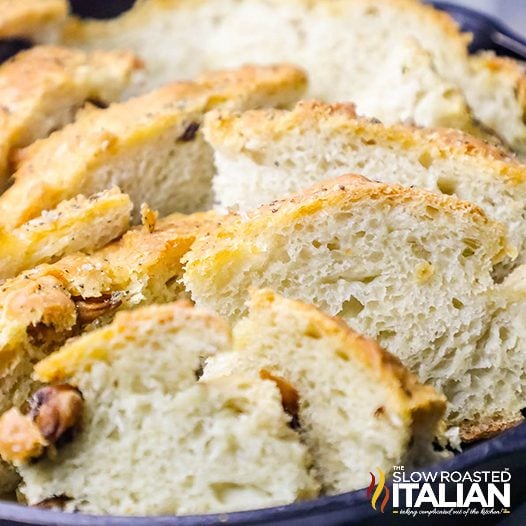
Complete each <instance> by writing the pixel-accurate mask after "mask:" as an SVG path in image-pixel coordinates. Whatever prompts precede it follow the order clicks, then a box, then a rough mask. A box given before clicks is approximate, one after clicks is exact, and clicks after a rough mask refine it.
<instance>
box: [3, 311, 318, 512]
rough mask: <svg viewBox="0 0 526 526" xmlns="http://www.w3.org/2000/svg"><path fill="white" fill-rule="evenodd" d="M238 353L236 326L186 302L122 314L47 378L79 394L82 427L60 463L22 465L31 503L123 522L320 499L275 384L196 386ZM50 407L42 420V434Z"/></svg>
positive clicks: (75, 347)
mask: <svg viewBox="0 0 526 526" xmlns="http://www.w3.org/2000/svg"><path fill="white" fill-rule="evenodd" d="M229 346H230V329H229V327H228V325H227V324H225V323H224V322H222V321H221V320H220V319H218V318H217V317H215V316H214V315H212V314H208V313H206V312H200V311H197V310H195V309H193V308H192V307H191V306H188V305H185V304H180V303H179V304H177V303H176V304H168V305H164V306H150V307H146V308H143V309H137V310H134V311H132V312H123V313H119V314H118V315H117V316H116V318H115V320H114V322H113V323H112V324H111V325H109V326H108V327H105V328H102V329H99V330H97V331H94V332H91V333H89V334H87V335H84V336H82V337H80V338H79V339H76V340H74V341H72V342H70V343H68V344H67V345H66V346H65V347H64V348H63V349H61V350H60V351H59V352H57V353H54V354H53V355H51V356H49V357H48V359H47V360H45V361H43V362H41V363H40V364H38V366H37V368H36V375H37V378H38V379H39V380H41V381H43V382H59V383H60V384H64V382H67V383H68V384H69V385H71V386H74V387H75V388H77V389H78V390H79V391H80V393H81V394H82V398H83V410H82V416H81V417H80V418H81V424H80V429H79V430H78V431H77V433H76V434H75V436H74V438H73V440H72V441H71V443H69V444H65V445H59V444H57V446H56V454H55V455H53V456H52V457H50V458H41V459H40V460H38V459H37V460H33V462H32V463H24V462H19V463H20V467H19V469H20V473H21V474H22V477H23V484H22V486H21V487H20V490H19V491H20V492H21V494H22V495H23V496H24V498H25V499H27V501H28V503H29V504H31V505H35V504H38V503H41V502H42V501H44V502H46V501H48V502H49V499H52V498H53V497H57V496H61V499H59V500H62V504H63V506H64V508H65V509H66V510H68V511H73V510H75V511H83V512H90V513H109V514H115V515H122V514H134V515H152V514H154V515H162V514H191V513H206V512H212V511H213V512H223V511H236V510H240V509H252V508H260V507H265V506H272V505H281V504H287V503H290V502H293V501H295V500H298V499H302V498H308V497H314V496H316V495H317V492H318V485H317V483H316V482H315V481H314V479H313V478H312V477H311V476H310V475H309V471H308V469H309V457H308V454H307V451H306V448H305V446H303V445H302V444H301V443H300V440H299V436H298V434H297V433H296V432H294V431H293V430H292V429H291V428H290V427H289V426H288V423H289V420H290V416H288V415H287V414H286V413H285V412H284V410H283V408H282V401H281V396H280V392H279V390H278V388H277V386H276V385H275V384H274V383H273V382H269V381H264V380H260V379H250V378H242V377H239V376H233V377H228V378H221V379H218V380H210V381H206V382H203V381H198V380H197V376H198V373H199V370H200V368H201V363H202V360H203V359H205V358H206V357H208V356H210V355H213V354H215V353H217V352H219V351H226V350H227V349H228V348H229ZM48 389H49V388H48ZM51 389H53V387H51ZM55 389H57V388H56V387H55ZM37 395H38V393H37ZM41 398H43V397H41ZM47 399H49V396H47V397H45V398H44V401H43V403H42V404H41V405H40V406H39V407H37V409H36V410H34V411H33V418H34V420H35V422H37V423H38V424H41V425H42V427H44V426H43V424H44V422H39V421H38V417H39V416H40V414H41V413H42V415H43V416H44V411H45V409H46V407H45V405H46V402H47ZM56 405H58V404H56ZM35 413H36V416H35ZM61 416H62V413H59V417H58V418H57V420H58V421H59V422H60V421H61V420H62V419H61ZM5 417H6V415H4V417H3V418H5ZM65 418H66V415H64V419H65ZM2 424H3V422H0V428H2V429H5V427H4V425H2ZM45 424H48V425H49V422H45ZM2 438H4V439H6V438H8V437H6V433H4V434H3V435H2ZM54 438H55V437H53V439H54ZM48 442H51V440H50V439H48Z"/></svg>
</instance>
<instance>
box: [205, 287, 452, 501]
mask: <svg viewBox="0 0 526 526" xmlns="http://www.w3.org/2000/svg"><path fill="white" fill-rule="evenodd" d="M234 373H235V374H252V375H254V376H255V377H258V376H260V375H261V376H262V377H265V378H271V379H272V378H274V379H275V381H277V383H278V385H282V386H283V385H284V384H285V385H291V386H293V388H294V389H295V391H296V396H297V401H296V406H297V407H296V411H297V415H296V418H297V426H298V428H299V429H300V433H301V435H302V438H303V440H304V441H305V443H306V444H307V445H308V446H309V450H310V452H311V454H312V458H313V459H314V465H315V469H316V474H317V477H318V479H319V480H320V482H321V483H322V488H323V490H324V491H325V492H326V493H328V494H335V493H343V492H345V491H352V490H355V489H358V488H362V487H365V486H366V485H367V484H368V482H369V480H370V475H369V472H370V471H371V470H372V469H377V468H380V469H382V470H383V471H384V472H385V473H386V475H389V474H390V473H391V471H392V469H393V466H395V465H400V464H403V465H406V466H407V469H409V468H410V467H415V465H416V464H415V463H416V462H420V463H422V464H425V463H426V462H430V461H431V459H435V460H436V458H437V456H438V455H437V454H436V453H434V452H433V450H432V442H433V440H434V439H435V437H436V436H437V434H438V433H439V429H438V422H440V419H441V417H442V415H443V413H444V411H445V399H444V397H443V396H440V395H438V394H437V393H436V392H435V391H434V389H432V388H431V387H427V386H423V385H421V384H419V383H418V381H417V379H416V377H415V376H413V375H412V374H410V373H409V372H408V371H407V369H405V367H404V366H403V365H402V364H401V362H400V361H399V360H398V359H396V358H395V357H394V356H392V355H391V354H389V353H387V352H386V351H384V350H383V349H382V348H380V347H379V346H378V344H377V343H375V342H374V341H372V340H369V339H367V338H364V337H363V336H361V335H359V334H357V333H355V332H354V331H352V330H351V329H349V328H348V327H347V326H346V325H345V323H343V322H342V321H341V320H339V319H336V318H331V317H329V316H327V315H326V314H323V313H322V312H321V311H319V310H318V309H316V308H315V307H312V306H310V305H305V304H303V303H300V302H297V301H291V300H287V299H285V298H282V297H280V296H278V295H277V294H275V293H274V292H272V291H270V290H259V291H254V292H253V293H252V294H251V299H250V304H249V315H248V317H247V318H246V319H243V320H242V321H241V322H239V324H238V325H237V326H236V327H235V328H234V352H224V353H219V354H216V355H214V356H212V357H211V358H209V359H208V360H207V362H206V365H205V368H204V374H203V378H204V379H209V378H214V377H218V376H221V375H224V374H227V375H229V374H234ZM282 390H283V387H282Z"/></svg>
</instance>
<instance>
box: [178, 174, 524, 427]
mask: <svg viewBox="0 0 526 526" xmlns="http://www.w3.org/2000/svg"><path fill="white" fill-rule="evenodd" d="M508 248H509V245H508V241H507V238H506V236H505V228H504V226H503V225H501V224H500V223H496V222H494V221H492V220H490V219H488V218H487V216H486V215H485V214H484V213H483V212H482V210H481V209H480V208H478V207H476V206H475V205H473V204H470V203H467V202H464V201H460V200H458V199H456V198H454V197H451V196H441V195H436V194H433V193H431V192H427V191H424V190H419V189H416V188H415V189H408V188H404V187H401V186H396V185H387V184H382V183H375V182H371V181H368V180H367V179H365V178H362V177H359V176H342V177H339V178H336V179H332V180H328V181H324V182H323V183H319V184H318V185H316V186H314V187H312V188H310V189H308V190H306V191H305V192H304V193H300V194H296V195H295V196H293V197H290V198H288V199H285V200H283V201H276V202H273V203H270V204H268V205H265V206H262V207H260V208H259V209H257V210H255V211H254V212H249V213H248V214H246V215H235V214H232V215H231V216H230V219H229V220H225V221H223V223H222V226H221V227H219V228H218V229H216V230H215V231H212V232H211V233H210V235H207V236H202V237H200V238H199V239H198V240H197V241H196V242H195V243H194V245H193V246H192V249H191V250H190V252H188V253H187V254H186V256H185V258H184V259H185V261H186V271H185V275H184V282H185V285H186V287H187V289H188V291H189V292H190V294H191V297H192V299H193V300H194V301H195V302H196V304H197V306H199V307H207V308H211V309H213V310H215V311H217V312H218V313H220V314H221V315H223V316H225V317H228V318H230V319H231V320H237V319H239V318H240V317H242V316H243V315H244V314H245V313H246V305H245V302H246V299H247V294H248V292H247V291H248V289H249V287H250V286H254V287H260V288H261V287H272V289H273V290H275V291H276V292H277V293H279V294H282V295H284V296H285V297H288V298H292V299H297V300H301V301H304V302H307V303H313V304H315V305H316V306H318V307H320V308H321V309H322V310H324V311H325V312H327V313H328V314H330V315H339V316H341V317H342V318H343V319H344V320H345V321H346V322H347V323H349V325H350V326H352V327H353V329H355V330H357V331H359V332H361V333H362V334H365V335H367V336H369V337H371V338H373V339H376V340H377V341H378V342H379V343H380V344H381V345H382V346H383V347H384V348H386V349H387V350H388V351H390V352H392V353H393V354H395V355H396V356H398V357H399V358H400V359H401V360H402V363H404V365H406V366H407V367H408V368H409V369H410V370H411V371H412V372H414V373H415V374H417V376H418V377H419V379H420V381H422V382H424V383H429V384H430V385H433V386H434V387H436V388H437V389H438V390H439V391H440V392H442V393H443V394H445V395H446V397H447V398H448V401H449V406H448V414H447V419H448V424H449V425H462V424H463V423H465V422H478V421H482V420H486V421H488V420H491V419H494V420H497V419H498V420H499V422H507V423H510V424H511V423H513V422H516V421H517V419H518V418H520V410H521V409H522V408H523V407H524V405H525V400H524V398H523V397H522V396H521V394H520V392H521V391H520V390H519V391H517V390H515V392H514V393H513V395H512V396H510V395H511V393H510V392H509V391H508V390H507V389H503V387H502V386H504V385H506V384H507V383H510V385H511V384H514V385H521V384H522V382H523V380H522V379H521V378H524V375H523V372H522V371H523V369H522V367H523V366H522V365H521V366H520V367H517V362H519V363H520V361H521V360H522V356H523V354H524V342H525V339H524V338H525V335H524V334H523V333H515V332H513V331H512V333H511V334H510V335H508V338H510V339H511V341H515V346H514V351H513V352H510V353H508V352H507V351H506V345H503V346H501V340H502V338H503V337H504V336H503V335H502V336H501V337H500V339H499V336H498V334H497V335H496V338H491V339H489V340H486V338H485V337H484V334H485V333H486V331H487V330H488V327H491V326H492V325H491V324H492V323H493V319H494V317H495V316H496V310H495V306H494V302H495V298H496V297H498V296H499V290H500V289H499V286H498V285H497V284H496V283H495V282H494V279H493V269H494V266H495V265H497V264H498V263H499V262H501V261H502V260H503V258H505V257H506V254H507V251H508ZM499 301H500V300H499ZM475 385H476V388H475ZM501 389H502V392H501ZM502 425H504V424H502Z"/></svg>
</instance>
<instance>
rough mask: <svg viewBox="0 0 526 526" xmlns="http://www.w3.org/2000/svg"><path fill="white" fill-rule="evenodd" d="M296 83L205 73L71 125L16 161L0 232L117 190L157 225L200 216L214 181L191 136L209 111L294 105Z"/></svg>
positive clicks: (1, 200)
mask: <svg viewBox="0 0 526 526" xmlns="http://www.w3.org/2000/svg"><path fill="white" fill-rule="evenodd" d="M305 82H306V79H305V75H304V74H303V73H302V72H301V71H300V70H298V69H296V68H293V67H292V66H286V65H281V66H268V67H261V68H258V67H252V66H245V67H243V68H241V69H239V70H233V71H221V72H211V73H209V74H204V75H203V76H201V77H199V78H198V79H197V80H196V81H195V82H180V83H177V84H172V85H169V86H166V87H163V88H160V89H158V90H156V91H154V92H152V93H149V94H147V95H144V96H142V97H137V98H135V99H131V100H129V101H126V102H123V103H115V104H112V105H111V106H110V107H109V108H107V109H95V108H91V109H89V110H84V111H83V112H82V114H81V115H80V116H78V118H77V120H76V121H75V122H73V123H72V124H70V125H68V126H66V127H65V128H63V129H62V130H60V131H58V132H55V133H53V134H52V135H51V136H50V137H48V138H47V139H42V140H40V141H37V142H35V143H33V144H32V145H31V146H29V147H28V148H26V149H25V150H23V151H22V153H21V155H20V164H19V167H18V170H17V171H16V172H15V174H14V177H15V182H14V184H13V185H12V186H11V187H10V188H9V189H8V190H7V191H6V192H5V193H4V194H3V195H2V196H1V197H0V223H1V224H3V225H4V226H5V227H6V228H14V227H17V226H19V225H20V224H22V223H24V222H26V221H28V220H30V219H32V218H34V217H35V216H37V215H39V214H40V212H41V211H42V210H46V209H53V208H54V207H55V206H57V204H58V203H59V202H60V201H62V200H64V199H70V198H72V197H74V196H76V195H78V194H83V195H91V194H93V193H95V192H99V191H101V190H104V189H106V188H109V187H112V186H114V185H118V186H119V187H120V188H121V189H122V190H123V192H126V193H127V194H128V195H130V197H131V199H132V201H133V203H134V204H135V213H134V217H135V219H136V220H138V218H139V207H140V205H141V204H142V203H143V202H147V203H148V204H149V205H150V206H151V207H152V208H153V209H155V210H158V211H159V213H160V215H161V216H164V215H167V214H168V213H170V212H174V211H183V212H191V211H196V210H198V209H200V208H203V207H205V206H206V205H207V204H208V201H209V199H210V194H211V179H212V175H213V171H214V166H213V160H212V151H211V148H210V147H209V146H208V145H207V143H206V142H205V141H204V140H203V138H202V134H201V132H200V131H199V129H198V128H199V126H200V123H201V120H202V118H203V115H204V113H205V112H207V111H208V110H211V109H213V108H230V109H248V108H257V107H263V106H274V105H276V106H283V105H287V104H289V103H292V102H294V101H296V100H297V99H298V98H299V97H300V96H301V94H302V92H303V90H304V88H305Z"/></svg>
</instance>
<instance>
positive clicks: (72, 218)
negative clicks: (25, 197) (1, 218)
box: [0, 188, 133, 280]
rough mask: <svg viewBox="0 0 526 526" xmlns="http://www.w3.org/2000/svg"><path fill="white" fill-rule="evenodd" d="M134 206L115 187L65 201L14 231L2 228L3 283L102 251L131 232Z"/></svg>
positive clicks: (0, 261)
mask: <svg viewBox="0 0 526 526" xmlns="http://www.w3.org/2000/svg"><path fill="white" fill-rule="evenodd" d="M132 207H133V204H132V202H131V201H130V198H129V197H128V196H127V195H126V194H123V193H121V192H120V191H119V189H118V188H114V189H112V190H105V191H104V192H101V193H100V194H95V195H94V196H92V197H90V198H85V197H83V196H78V197H76V198H74V199H71V200H69V201H62V203H60V204H59V206H57V208H55V209H54V210H53V211H51V212H43V213H42V215H40V216H39V217H36V218H35V219H32V220H31V221H28V222H27V223H25V224H24V225H22V226H20V227H18V228H15V229H14V230H11V231H6V230H1V229H0V255H1V258H0V280H4V279H6V278H11V277H13V276H15V275H16V274H18V273H19V272H21V271H23V270H26V269H29V268H32V267H35V266H36V265H38V264H40V263H52V262H53V261H56V260H57V259H60V258H61V257H62V256H65V255H66V254H72V253H74V252H78V251H93V250H96V249H98V248H102V247H103V246H105V245H107V244H108V243H109V242H110V241H112V240H113V239H116V238H117V237H119V236H120V235H122V234H123V233H124V232H126V230H128V228H129V226H130V213H131V210H132Z"/></svg>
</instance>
